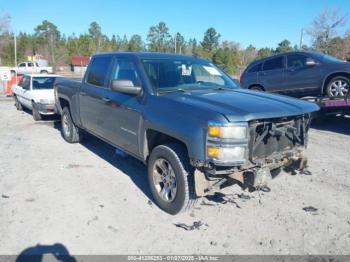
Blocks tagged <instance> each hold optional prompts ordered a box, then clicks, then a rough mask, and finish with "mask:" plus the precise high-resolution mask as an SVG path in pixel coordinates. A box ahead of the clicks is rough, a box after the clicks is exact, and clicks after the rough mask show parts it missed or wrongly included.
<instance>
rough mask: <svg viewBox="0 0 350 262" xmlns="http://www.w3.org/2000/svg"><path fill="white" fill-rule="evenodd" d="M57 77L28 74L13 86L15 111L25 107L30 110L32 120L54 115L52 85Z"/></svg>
mask: <svg viewBox="0 0 350 262" xmlns="http://www.w3.org/2000/svg"><path fill="white" fill-rule="evenodd" d="M60 77H61V76H59V75H44V74H28V75H24V76H23V78H22V80H21V81H20V82H19V83H18V85H14V86H13V97H14V99H15V106H16V108H17V110H22V109H23V107H26V108H28V109H30V110H32V114H33V118H34V120H36V121H38V120H41V119H42V115H53V114H55V96H54V89H53V86H54V83H55V81H56V79H58V78H60Z"/></svg>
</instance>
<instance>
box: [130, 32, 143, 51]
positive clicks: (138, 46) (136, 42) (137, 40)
mask: <svg viewBox="0 0 350 262" xmlns="http://www.w3.org/2000/svg"><path fill="white" fill-rule="evenodd" d="M144 49H145V45H144V43H143V41H142V38H141V36H140V35H132V36H131V37H130V40H129V43H128V51H143V50H144Z"/></svg>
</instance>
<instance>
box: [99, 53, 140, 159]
mask: <svg viewBox="0 0 350 262" xmlns="http://www.w3.org/2000/svg"><path fill="white" fill-rule="evenodd" d="M110 80H111V81H113V80H129V81H131V82H132V83H133V84H134V86H141V83H140V79H139V73H138V70H137V68H136V65H135V63H134V61H133V60H132V59H129V58H116V60H115V61H114V64H113V69H112V72H111V78H110ZM111 81H110V83H111ZM105 97H106V99H105V104H104V108H105V117H106V120H105V122H104V131H105V134H104V136H105V137H106V138H107V139H108V140H109V141H110V142H112V143H113V144H114V145H116V146H118V147H120V148H122V149H124V150H125V151H127V152H129V153H132V154H133V155H136V156H138V155H139V154H140V152H139V133H138V130H139V125H140V120H141V106H142V105H141V103H140V99H141V97H140V96H134V95H130V94H124V93H120V92H116V91H112V90H111V88H110V86H109V87H108V88H107V89H106V93H105Z"/></svg>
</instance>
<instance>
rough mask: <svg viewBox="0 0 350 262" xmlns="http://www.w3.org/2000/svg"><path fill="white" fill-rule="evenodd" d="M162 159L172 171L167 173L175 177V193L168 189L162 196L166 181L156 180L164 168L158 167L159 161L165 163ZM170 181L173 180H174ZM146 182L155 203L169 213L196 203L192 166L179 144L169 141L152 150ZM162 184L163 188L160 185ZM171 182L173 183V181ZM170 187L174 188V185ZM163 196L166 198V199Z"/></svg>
mask: <svg viewBox="0 0 350 262" xmlns="http://www.w3.org/2000/svg"><path fill="white" fill-rule="evenodd" d="M163 160H165V161H166V163H168V164H169V165H170V167H171V168H169V166H168V170H172V172H169V173H170V174H172V179H174V178H175V187H176V193H175V194H173V191H172V189H171V190H170V191H168V194H163V195H164V196H161V192H164V191H165V190H164V191H163V189H164V188H165V187H164V186H165V184H166V183H163V182H162V181H160V182H157V181H156V176H158V175H159V171H162V170H163V169H166V168H163V169H160V168H158V167H159V166H160V163H165V162H163ZM163 167H164V166H163ZM156 170H158V171H156ZM160 177H162V176H160ZM168 177H169V175H168ZM163 179H165V180H163V181H166V176H164V177H163ZM158 181H159V180H158ZM168 181H169V180H168ZM172 182H174V180H173V181H172ZM148 183H149V186H150V189H151V193H152V196H153V199H154V201H155V203H156V204H157V205H158V206H159V207H160V208H161V209H162V210H164V211H165V212H167V213H169V214H171V215H175V214H178V213H181V212H185V211H188V210H190V209H191V208H193V206H194V205H195V203H196V200H197V197H196V194H195V188H194V168H193V167H192V166H191V165H190V163H189V159H188V155H187V152H186V149H185V148H184V147H183V146H181V145H179V144H176V143H170V144H165V145H159V146H157V147H155V148H154V149H153V150H152V153H151V156H150V158H149V161H148ZM162 184H163V188H162V186H161V185H162ZM172 184H173V185H174V183H172ZM168 188H169V187H168ZM172 188H174V186H173V187H172ZM165 198H168V199H167V200H166V199H165Z"/></svg>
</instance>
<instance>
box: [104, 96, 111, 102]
mask: <svg viewBox="0 0 350 262" xmlns="http://www.w3.org/2000/svg"><path fill="white" fill-rule="evenodd" d="M102 101H103V102H105V103H109V102H111V99H109V98H107V97H102Z"/></svg>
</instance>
